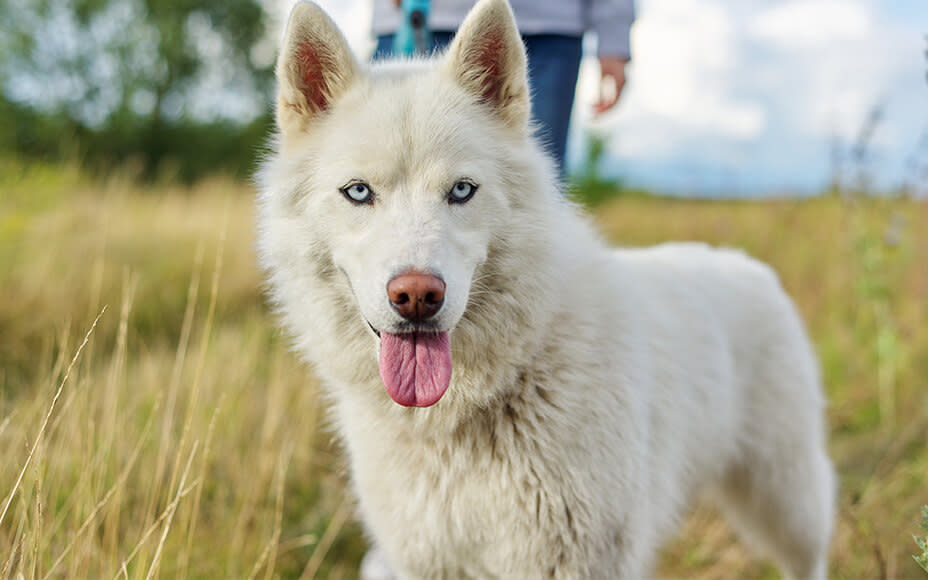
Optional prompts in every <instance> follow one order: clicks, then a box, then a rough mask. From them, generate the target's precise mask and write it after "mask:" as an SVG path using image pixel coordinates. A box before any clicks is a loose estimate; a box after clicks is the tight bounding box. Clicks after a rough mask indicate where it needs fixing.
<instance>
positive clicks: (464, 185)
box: [448, 179, 477, 203]
mask: <svg viewBox="0 0 928 580" xmlns="http://www.w3.org/2000/svg"><path fill="white" fill-rule="evenodd" d="M476 191H477V185H476V184H474V183H471V182H470V181H467V180H464V179H462V180H461V181H459V182H457V183H455V184H454V185H453V186H452V187H451V190H450V191H449V192H448V201H449V202H451V203H464V202H465V201H467V200H469V199H470V198H472V197H473V196H474V193H476Z"/></svg>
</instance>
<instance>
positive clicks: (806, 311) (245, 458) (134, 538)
mask: <svg viewBox="0 0 928 580" xmlns="http://www.w3.org/2000/svg"><path fill="white" fill-rule="evenodd" d="M0 184H2V185H0V188H2V190H0V578H19V577H23V578H121V577H124V578H148V577H155V576H158V577H164V578H218V577H233V578H273V577H282V578H297V577H303V578H312V577H318V578H353V577H355V575H356V566H357V563H358V561H359V559H360V557H361V555H362V554H363V552H364V542H363V539H362V537H361V535H360V530H359V526H358V525H357V524H356V523H355V521H354V512H353V506H352V503H351V500H350V499H348V498H346V494H345V491H344V488H345V481H346V474H345V470H344V461H343V458H342V455H341V453H340V452H339V450H338V448H337V445H336V444H334V443H333V442H332V440H331V435H330V434H329V432H328V431H327V430H326V422H325V413H324V405H323V402H322V401H320V397H319V391H318V388H317V385H316V383H315V382H314V381H313V380H312V379H311V378H308V377H309V376H310V375H309V373H308V370H307V369H306V368H305V367H304V365H302V364H301V363H300V362H299V361H298V360H297V359H296V358H295V357H294V356H293V355H292V354H290V353H289V352H288V348H287V340H286V337H283V336H281V335H280V333H279V332H278V330H276V326H275V324H274V320H273V317H272V316H271V315H270V314H269V312H268V309H267V307H266V305H265V304H264V302H263V299H262V293H261V283H260V274H259V272H258V271H257V269H256V267H255V258H254V253H253V233H252V229H253V221H254V218H253V208H252V192H251V190H250V188H249V187H248V186H247V185H243V184H240V183H236V182H233V181H230V180H225V179H221V178H217V179H214V180H209V181H206V182H203V183H200V184H198V185H197V186H195V187H192V188H187V187H182V186H178V185H172V184H160V185H149V186H139V185H138V184H136V183H135V182H134V181H133V180H132V179H131V178H130V177H127V176H118V175H117V176H114V177H110V178H108V179H106V180H95V179H91V178H88V177H86V176H84V175H82V174H81V173H80V172H79V171H77V170H76V169H74V168H73V167H72V168H68V167H64V168H62V167H54V168H52V167H42V166H27V167H24V166H21V165H18V164H5V165H4V164H0ZM595 221H596V222H597V224H598V226H599V227H600V229H601V231H602V232H603V234H604V236H605V237H607V238H608V239H609V240H611V241H613V242H615V243H621V244H627V245H640V244H651V243H657V242H661V241H666V240H683V239H692V240H704V241H707V242H711V243H717V244H726V245H732V246H738V247H743V248H745V249H746V250H747V251H748V252H750V253H751V254H753V255H754V256H757V257H759V258H761V259H763V260H765V261H767V262H769V263H771V264H772V265H773V266H774V267H775V268H776V269H777V270H778V271H779V272H780V274H781V277H782V280H783V283H784V285H785V286H786V288H787V289H788V290H789V292H790V293H791V294H792V295H793V296H794V297H795V299H796V301H797V302H798V304H799V307H800V309H801V311H802V313H803V315H804V317H805V320H806V321H807V324H808V327H809V329H810V331H811V334H812V336H813V338H814V340H815V344H816V346H817V349H818V353H819V355H820V359H821V361H822V368H823V371H824V375H825V382H826V386H827V390H828V395H829V398H830V401H831V406H830V409H829V420H830V425H831V451H832V455H833V457H834V459H835V462H836V464H837V467H838V470H839V472H840V478H841V494H840V515H839V518H838V521H837V530H836V534H835V538H834V542H833V547H832V567H831V577H833V578H848V579H867V578H895V579H908V578H924V577H925V575H924V573H923V572H921V570H920V569H919V568H918V566H917V565H916V563H915V562H914V561H913V559H912V555H913V554H915V553H916V551H917V550H916V546H915V543H914V542H913V540H912V534H914V533H916V532H918V522H919V518H920V506H921V505H922V504H926V503H928V447H926V442H928V204H925V203H916V202H912V201H903V200H894V201H890V200H869V199H868V200H857V201H844V200H841V199H838V198H823V199H812V200H807V201H763V202H707V201H703V202H700V201H671V200H662V199H637V198H636V199H620V200H617V201H615V202H613V203H610V204H608V205H605V206H603V207H601V208H600V209H598V210H597V211H596V214H595ZM104 308H105V312H103V311H104ZM101 312H103V313H102V315H101V314H100V313H101ZM97 318H99V320H98V322H97V323H96V325H95V326H94V325H93V323H94V320H95V319H97ZM85 336H89V338H87V340H86V342H84V338H85ZM76 353H77V354H76ZM661 573H662V576H664V577H673V578H718V579H723V578H724V579H727V578H775V577H776V573H775V571H774V570H773V568H772V567H771V566H769V565H768V564H765V563H763V562H758V561H756V560H752V559H750V558H749V557H748V556H747V554H746V553H745V552H744V551H743V550H742V548H741V547H740V546H739V545H738V544H737V542H736V541H735V540H734V537H733V536H732V534H731V532H730V531H729V529H728V527H727V526H726V525H725V524H724V523H723V522H722V521H721V520H720V519H718V518H717V516H716V515H715V513H714V512H713V511H712V510H710V509H708V508H705V507H702V508H699V509H697V510H696V511H695V513H694V514H693V515H692V517H691V518H690V519H689V520H688V522H687V524H686V526H685V527H684V529H683V531H682V533H681V535H680V537H679V538H678V539H677V540H676V541H675V542H673V543H672V544H671V545H670V546H669V547H668V548H667V550H666V552H665V555H664V558H663V565H662V568H661ZM20 574H21V575H22V576H20Z"/></svg>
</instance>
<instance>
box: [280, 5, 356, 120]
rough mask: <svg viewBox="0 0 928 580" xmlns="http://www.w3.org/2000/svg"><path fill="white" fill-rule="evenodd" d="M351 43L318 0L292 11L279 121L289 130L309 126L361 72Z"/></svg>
mask: <svg viewBox="0 0 928 580" xmlns="http://www.w3.org/2000/svg"><path fill="white" fill-rule="evenodd" d="M358 71H359V69H358V64H357V61H355V59H354V56H353V55H352V54H351V49H350V48H349V47H348V42H347V41H346V40H345V37H344V36H342V33H341V32H340V31H339V30H338V27H337V26H336V25H335V23H334V22H332V19H330V18H329V16H328V15H327V14H326V13H325V12H323V10H322V9H321V8H319V7H318V6H316V5H315V4H313V3H312V2H299V3H297V4H296V6H294V7H293V10H292V11H291V12H290V18H289V19H288V20H287V31H286V33H285V38H284V46H283V49H281V51H280V56H279V57H278V58H277V69H276V72H277V82H278V85H279V89H278V95H277V125H278V126H279V127H280V130H281V131H282V132H283V133H284V134H287V133H289V132H292V131H294V130H304V129H305V128H306V127H307V126H308V124H309V123H310V122H311V121H312V120H313V119H315V118H317V117H318V116H319V115H321V114H322V113H324V112H325V111H326V110H327V109H328V108H329V107H330V106H331V105H332V102H333V100H334V99H336V98H338V96H339V95H340V94H341V93H342V92H343V91H344V90H345V89H346V88H347V87H349V86H350V85H351V83H352V81H353V80H354V79H355V77H357V75H358V74H359V72H358Z"/></svg>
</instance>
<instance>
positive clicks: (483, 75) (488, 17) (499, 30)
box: [445, 0, 530, 129]
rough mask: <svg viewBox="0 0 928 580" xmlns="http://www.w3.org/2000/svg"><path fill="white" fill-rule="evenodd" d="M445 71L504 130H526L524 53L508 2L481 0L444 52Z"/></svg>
mask: <svg viewBox="0 0 928 580" xmlns="http://www.w3.org/2000/svg"><path fill="white" fill-rule="evenodd" d="M445 68H446V71H447V72H448V73H450V74H451V75H452V76H454V77H455V78H457V80H458V82H459V83H460V84H461V85H462V86H463V87H464V88H465V89H467V90H468V91H470V92H471V93H472V94H474V95H475V96H476V97H477V98H478V99H479V100H480V101H481V102H484V103H486V104H487V105H489V106H490V107H492V109H493V110H494V112H495V113H496V114H497V115H499V117H500V118H501V119H502V120H503V121H505V122H506V123H507V124H509V125H510V126H512V127H515V128H519V129H524V128H526V127H527V125H528V118H529V110H530V102H529V91H528V79H527V67H526V62H525V47H524V46H523V45H522V37H521V36H520V35H519V30H518V28H516V20H515V17H514V16H513V15H512V9H511V8H509V3H508V2H507V1H506V0H481V1H480V2H478V3H477V5H476V6H474V8H473V9H472V10H471V11H470V14H468V15H467V18H466V19H465V20H464V23H463V24H462V25H461V28H460V30H458V33H457V35H455V37H454V41H453V42H452V43H451V47H450V48H449V49H448V56H447V60H446V62H445Z"/></svg>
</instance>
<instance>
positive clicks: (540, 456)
mask: <svg viewBox="0 0 928 580" xmlns="http://www.w3.org/2000/svg"><path fill="white" fill-rule="evenodd" d="M294 47H295V48H294ZM301 47H303V48H307V47H308V48H309V49H310V50H309V51H308V52H305V51H304V52H298V51H299V50H302V49H301ZM486 47H490V48H492V49H493V50H492V51H487V50H483V49H485V48H486ZM294 51H297V52H294ZM294 54H304V55H305V54H309V55H311V56H312V55H320V54H321V55H322V57H320V58H318V59H317V60H318V62H314V61H313V59H312V58H308V59H307V58H303V59H302V60H300V59H296V58H295V57H294V56H293V55H294ZM493 55H496V58H495V59H494V58H493ZM488 59H489V60H488ZM488 62H489V63H490V64H489V66H488V64H487V63H488ZM313 67H316V68H313ZM319 67H321V68H319ZM481 67H482V68H481ZM307 70H308V71H309V72H307ZM294 75H295V76H294ZM278 78H279V80H280V82H281V97H280V100H279V110H278V123H279V125H280V132H281V134H280V138H279V139H278V143H277V150H276V152H275V154H274V155H273V156H271V158H270V159H269V161H268V162H267V164H266V166H265V167H264V169H263V171H262V173H261V175H260V177H259V179H260V183H261V190H262V194H261V198H260V218H259V225H260V228H259V232H260V233H259V247H260V252H261V256H262V260H263V263H264V265H265V266H266V268H267V270H268V274H269V280H270V288H271V292H272V296H273V299H274V301H275V303H276V304H277V306H278V307H279V310H280V313H281V315H282V319H283V322H284V324H285V325H286V327H287V328H288V329H289V331H290V332H291V333H292V334H293V336H294V337H295V339H296V345H297V347H298V349H299V351H300V352H301V353H302V354H303V355H304V356H305V357H306V358H307V360H309V361H310V362H311V363H312V364H313V365H314V368H315V370H316V373H317V374H318V376H319V377H320V378H321V379H322V381H323V384H324V385H325V386H326V392H327V393H328V394H329V396H330V399H331V402H332V407H333V414H334V419H335V424H336V427H337V430H338V433H339V435H340V436H341V438H342V439H343V440H344V442H345V443H346V446H347V449H348V452H349V456H350V462H351V475H352V481H353V486H354V490H355V491H356V493H357V496H358V499H359V502H360V511H361V513H362V516H363V520H364V524H365V526H366V529H367V530H368V532H369V533H370V536H371V538H372V540H373V541H374V542H375V543H376V545H377V546H378V547H379V550H380V551H377V552H373V553H372V555H371V557H370V558H369V559H368V561H367V562H365V571H364V573H365V574H367V575H369V576H370V577H378V578H379V577H389V575H390V572H389V569H391V568H392V570H393V574H395V576H396V577H399V578H544V577H552V578H631V579H639V578H644V577H647V576H649V575H650V574H651V573H653V569H652V568H653V565H654V558H655V554H656V551H657V549H658V548H659V547H660V545H661V543H662V542H663V541H665V540H666V539H668V537H670V536H671V535H672V533H673V531H674V527H675V525H676V524H677V523H678V521H679V519H680V518H681V517H682V515H684V514H685V511H686V508H687V505H688V503H689V501H690V500H691V499H692V497H693V496H694V495H695V494H696V493H698V492H701V491H706V492H708V493H709V494H710V496H711V497H714V498H716V499H717V500H718V501H719V504H720V506H721V507H722V509H723V511H724V512H725V513H726V514H727V515H729V516H730V519H731V521H732V522H733V524H734V525H735V526H736V528H737V529H738V530H739V531H741V532H742V533H743V535H744V536H745V538H746V539H747V540H748V541H749V542H750V543H751V544H752V545H754V546H757V547H759V548H760V549H761V550H762V551H764V552H765V553H766V554H768V555H769V556H771V557H773V558H774V559H775V560H776V561H777V563H778V564H779V565H780V566H781V568H782V570H783V572H784V574H785V575H786V576H787V577H790V578H796V579H820V578H824V577H825V575H826V553H827V548H828V543H829V537H830V533H831V523H832V511H833V501H834V497H833V496H834V482H833V475H832V468H831V464H830V461H829V459H828V457H827V455H826V452H825V427H824V423H823V407H824V399H823V396H822V392H821V388H820V385H819V382H820V381H819V376H818V370H817V367H816V363H815V360H814V358H813V355H812V349H811V347H810V345H809V341H808V339H807V338H806V335H805V333H804V331H803V328H802V324H801V322H800V320H799V317H798V316H797V313H796V310H795V308H794V307H793V305H792V304H791V302H790V300H789V299H788V297H787V296H786V294H785V293H784V292H783V290H782V288H781V287H780V285H779V283H778V281H777V278H776V275H775V274H774V273H773V272H772V271H771V270H770V269H769V268H768V267H766V266H765V265H763V264H760V263H758V262H756V261H754V260H752V259H750V258H748V257H746V256H745V255H744V254H742V253H740V252H737V251H732V250H714V249H710V248H708V247H706V246H704V245H700V244H669V245H664V246H660V247H657V248H653V249H647V250H618V251H615V250H610V249H608V248H607V247H606V246H605V245H604V244H603V243H602V242H601V241H600V240H599V239H598V238H597V236H596V235H595V234H594V233H593V231H592V229H591V228H590V226H589V225H588V224H587V223H586V221H585V220H584V219H583V218H582V217H580V216H579V214H578V213H577V212H576V211H575V210H574V209H573V208H572V207H570V206H569V205H568V204H567V203H565V202H564V201H563V200H562V197H561V195H560V194H559V192H558V191H557V187H556V186H555V185H553V183H554V179H553V176H554V172H553V170H552V166H551V164H550V162H549V160H548V159H547V158H546V157H545V156H544V155H543V153H541V152H540V150H539V148H538V146H537V145H536V144H535V141H534V139H533V138H532V135H531V131H530V130H529V128H528V124H527V118H528V90H527V89H528V87H527V85H526V82H525V59H524V53H523V52H522V48H521V43H520V41H519V37H518V33H517V32H516V29H515V26H514V23H513V21H512V16H511V12H510V11H509V8H508V5H507V4H506V2H505V0H483V1H482V2H480V3H479V4H478V6H477V8H475V9H474V11H473V12H472V14H471V15H470V16H469V17H468V20H467V22H466V23H465V25H464V26H463V27H462V29H461V31H460V33H459V34H458V36H457V38H456V40H455V42H454V44H453V45H452V47H451V48H450V49H449V53H448V55H447V56H446V57H444V58H442V59H439V60H436V61H434V62H426V61H422V62H408V63H405V64H397V63H391V64H388V65H378V66H374V67H370V68H366V67H365V66H362V65H361V64H359V63H357V62H356V61H355V60H354V59H353V57H350V53H349V51H348V48H347V45H346V44H345V42H344V39H343V38H342V37H341V35H340V33H338V31H337V29H336V28H335V26H334V24H332V23H331V21H330V20H329V19H328V17H326V16H325V15H324V14H323V13H322V11H321V10H320V9H318V8H317V7H315V6H314V5H312V4H308V3H307V4H300V5H298V6H297V7H296V8H295V9H294V12H293V14H292V15H291V19H290V23H289V25H288V35H287V41H286V43H285V48H284V50H283V51H282V53H281V58H280V62H279V64H278ZM294 78H296V79H297V80H296V81H294V80H293V79H294ZM306 79H309V81H308V82H304V81H305V80H306ZM316 85H319V86H316ZM313 91H317V92H313ZM301 99H305V100H301ZM320 99H321V100H320ZM307 103H315V104H317V105H318V104H319V103H322V105H321V106H315V107H314V106H308V105H307ZM464 177H467V178H469V179H473V180H474V181H476V182H477V183H479V189H478V191H477V193H476V195H475V196H474V197H473V199H471V200H470V201H469V202H467V203H465V204H449V203H448V201H447V198H446V192H447V191H448V189H449V188H450V187H451V186H452V185H453V184H454V183H455V182H456V181H457V180H459V179H461V178H464ZM352 179H363V180H364V181H365V182H366V183H368V184H370V186H371V189H373V190H374V191H375V193H376V198H375V202H374V203H373V205H360V206H359V205H355V204H352V203H351V202H349V201H348V200H347V199H345V198H344V197H343V196H342V194H341V193H340V192H339V188H340V187H342V186H343V185H344V184H345V183H347V182H349V181H350V180H352ZM409 267H414V268H417V269H422V270H427V271H430V272H433V273H436V274H437V275H439V276H440V277H442V278H443V279H444V281H445V282H446V286H447V289H446V300H445V305H444V307H443V308H442V310H441V312H439V314H438V315H437V317H438V321H439V322H438V324H439V326H440V327H441V329H443V330H450V331H451V343H452V357H453V361H454V367H453V375H452V382H451V386H450V388H449V389H448V392H447V393H446V394H445V395H444V397H443V398H442V399H441V400H440V401H439V402H438V403H437V404H436V405H434V406H432V407H428V408H420V409H412V408H405V407H401V406H399V405H397V404H396V403H394V402H393V401H392V400H391V399H390V397H389V396H388V395H387V393H386V391H385V389H384V387H383V385H382V384H381V380H380V377H379V375H378V370H377V357H378V349H379V341H378V338H377V337H376V335H375V334H374V333H373V332H372V331H371V328H370V327H371V326H373V327H374V328H377V329H379V330H388V331H389V330H391V329H393V328H395V327H396V325H398V324H400V323H401V320H400V319H399V316H398V315H397V314H396V313H395V312H394V311H393V309H392V308H390V306H389V301H388V298H387V296H386V291H385V285H386V283H387V282H388V281H389V280H390V278H391V277H392V276H393V275H395V274H396V273H398V272H399V271H401V270H403V269H405V268H409ZM369 325H370V326H369ZM385 568H386V570H385Z"/></svg>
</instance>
